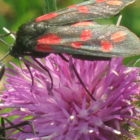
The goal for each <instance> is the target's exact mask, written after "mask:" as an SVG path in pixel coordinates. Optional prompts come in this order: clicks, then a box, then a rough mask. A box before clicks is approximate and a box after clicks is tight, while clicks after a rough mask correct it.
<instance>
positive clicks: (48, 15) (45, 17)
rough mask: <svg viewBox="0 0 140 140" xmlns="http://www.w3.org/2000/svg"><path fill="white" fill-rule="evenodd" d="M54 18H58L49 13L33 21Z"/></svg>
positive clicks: (55, 14)
mask: <svg viewBox="0 0 140 140" xmlns="http://www.w3.org/2000/svg"><path fill="white" fill-rule="evenodd" d="M56 16H58V14H57V13H50V14H46V15H43V16H40V17H38V18H36V19H35V21H43V20H48V19H51V18H54V17H56Z"/></svg>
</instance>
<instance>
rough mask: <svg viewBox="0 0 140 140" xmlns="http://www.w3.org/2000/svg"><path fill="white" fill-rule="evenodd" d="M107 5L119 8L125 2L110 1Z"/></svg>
mask: <svg viewBox="0 0 140 140" xmlns="http://www.w3.org/2000/svg"><path fill="white" fill-rule="evenodd" d="M106 3H107V4H109V5H118V6H119V5H122V4H123V2H122V1H120V0H110V1H107V2H106Z"/></svg>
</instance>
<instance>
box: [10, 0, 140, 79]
mask: <svg viewBox="0 0 140 140" xmlns="http://www.w3.org/2000/svg"><path fill="white" fill-rule="evenodd" d="M134 1H135V0H90V1H86V2H83V3H80V4H77V5H72V6H69V7H67V8H64V9H61V10H59V11H55V12H53V13H50V14H46V15H43V16H40V17H38V18H36V19H35V20H32V21H29V22H27V23H25V24H23V25H21V26H20V27H19V29H18V31H17V33H16V41H15V43H14V44H13V45H12V47H11V48H10V51H9V54H11V55H12V56H14V57H16V58H19V57H22V56H25V55H27V56H32V57H33V58H34V60H35V58H42V57H45V56H47V55H49V54H50V53H57V54H62V53H66V54H70V55H72V56H73V57H76V58H79V59H84V60H96V59H97V60H99V59H100V60H106V59H110V58H111V57H128V56H133V55H138V54H140V41H139V38H138V37H136V36H135V35H134V34H133V33H132V32H130V31H129V30H128V29H127V28H125V27H122V26H116V25H99V24H96V23H94V22H91V21H92V20H94V19H100V18H109V17H111V16H115V15H116V14H118V13H119V12H120V11H121V10H122V9H123V8H124V7H125V6H127V5H129V4H130V3H132V2H134ZM41 67H43V66H41ZM50 77H51V76H50Z"/></svg>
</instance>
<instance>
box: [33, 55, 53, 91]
mask: <svg viewBox="0 0 140 140" xmlns="http://www.w3.org/2000/svg"><path fill="white" fill-rule="evenodd" d="M32 59H33V60H34V61H35V62H36V63H37V64H38V65H39V66H40V67H41V68H42V69H43V70H45V71H46V72H47V73H48V75H49V77H50V79H51V87H50V89H49V91H50V92H51V90H52V89H53V78H52V76H51V74H50V72H49V70H48V69H47V68H45V67H44V66H43V65H42V64H41V63H40V62H39V61H37V59H36V58H35V57H33V56H32Z"/></svg>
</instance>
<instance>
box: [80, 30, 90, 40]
mask: <svg viewBox="0 0 140 140" xmlns="http://www.w3.org/2000/svg"><path fill="white" fill-rule="evenodd" d="M91 36H92V33H91V31H90V30H84V31H83V32H82V34H81V35H80V40H81V41H86V40H89V39H90V38H91Z"/></svg>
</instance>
